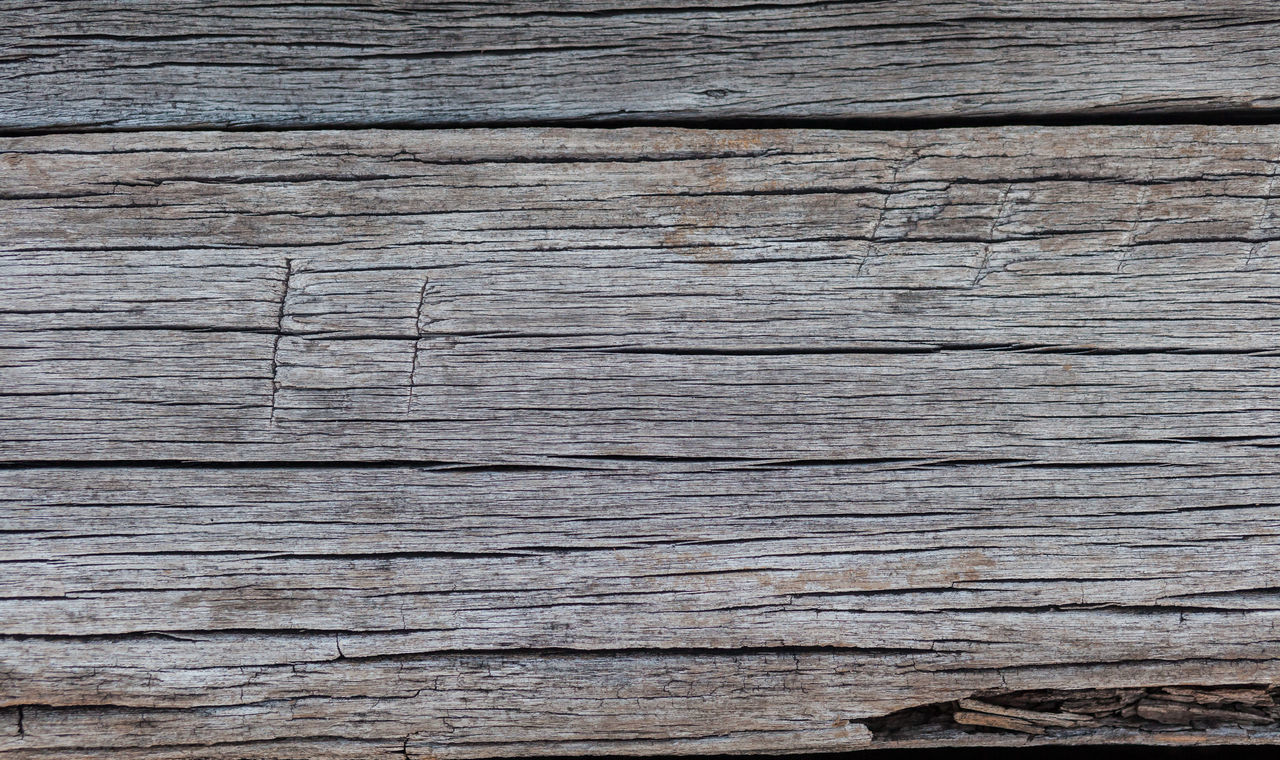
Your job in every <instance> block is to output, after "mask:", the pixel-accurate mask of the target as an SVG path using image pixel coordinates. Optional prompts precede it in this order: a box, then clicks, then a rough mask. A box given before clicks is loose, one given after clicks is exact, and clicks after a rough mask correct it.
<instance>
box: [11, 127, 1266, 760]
mask: <svg viewBox="0 0 1280 760" xmlns="http://www.w3.org/2000/svg"><path fill="white" fill-rule="evenodd" d="M1277 145H1280V129H1277V128H1275V127H1265V126H1256V127H1209V126H1180V127H1156V126H1132V127H1072V128H1062V129H1055V130H1037V129H1032V128H1017V127H1010V128H998V129H997V128H981V129H964V130H935V131H921V132H898V133H889V132H867V133H849V132H835V131H810V130H799V131H796V130H792V131H731V132H714V131H685V130H678V129H639V130H608V131H583V130H564V129H546V130H542V129H533V130H447V131H439V132H414V131H344V132H296V133H227V132H222V133H187V132H183V133H146V134H111V135H92V136H86V135H50V136H39V137H22V138H11V139H6V140H3V141H0V167H3V169H4V171H3V172H0V218H3V219H4V221H5V224H3V225H0V382H2V383H3V387H2V388H0V419H3V424H4V425H5V431H6V432H5V435H4V436H2V437H0V453H2V456H0V459H3V460H4V462H5V465H6V466H5V467H4V468H3V469H0V531H2V532H0V536H2V540H0V563H2V564H3V566H4V567H5V569H6V572H5V573H4V574H3V575H0V663H3V665H2V666H0V751H3V752H5V753H6V756H13V757H17V758H30V759H31V760H35V758H52V757H65V756H66V755H68V754H69V753H73V754H76V755H78V756H86V757H96V756H103V757H105V756H108V755H109V756H111V757H124V758H157V759H158V758H183V757H190V756H192V754H193V753H194V754H197V755H198V756H201V757H211V758H228V759H231V758H245V759H247V758H293V757H309V758H345V757H350V758H355V757H361V758H363V757H397V758H413V759H415V760H416V759H417V758H427V757H457V758H472V757H477V758H478V757H493V756H531V755H539V754H542V755H546V754H571V753H578V752H581V753H589V754H647V753H688V754H706V753H724V752H765V751H769V752H784V751H790V752H797V751H819V750H824V751H825V750H841V749H850V748H858V747H866V746H922V745H934V746H939V745H940V746H961V745H965V744H976V743H994V744H1026V743H1046V742H1052V743H1096V742H1099V741H1106V742H1162V741H1167V742H1178V743H1189V742H1207V743H1221V742H1238V743H1276V742H1280V733H1278V730H1277V721H1276V719H1275V718H1276V716H1277V715H1280V708H1275V707H1274V705H1272V706H1271V707H1268V708H1266V710H1271V712H1267V711H1266V710H1264V709H1261V708H1258V707H1256V705H1257V704H1259V703H1261V702H1266V703H1267V704H1271V703H1270V702H1269V701H1268V700H1271V697H1270V696H1268V692H1267V691H1266V689H1265V687H1266V686H1267V685H1268V684H1271V683H1273V682H1277V681H1280V673H1277V670H1278V668H1280V659H1277V657H1276V652H1277V651H1278V649H1277V647H1280V642H1278V640H1277V637H1276V633H1275V632H1276V630H1277V626H1280V612H1278V610H1280V603H1278V601H1277V598H1276V591H1275V582H1274V567H1275V561H1276V557H1277V556H1280V544H1278V543H1277V541H1278V536H1280V511H1278V508H1277V506H1276V505H1277V504H1280V466H1278V465H1276V463H1275V462H1273V461H1272V459H1273V457H1271V452H1272V451H1274V447H1275V445H1276V444H1277V442H1278V441H1280V430H1278V429H1277V425H1278V424H1280V407H1278V406H1277V404H1276V402H1275V400H1274V399H1275V389H1276V387H1277V385H1280V363H1278V362H1280V340H1278V339H1277V337H1276V336H1277V335H1280V316H1277V315H1276V314H1275V310H1274V308H1273V307H1274V304H1275V302H1276V300H1277V298H1278V297H1280V257H1278V255H1277V254H1278V253H1280V249H1277V240H1280V235H1277V234H1276V223H1275V221H1274V207H1273V206H1274V204H1273V202H1272V197H1273V196H1274V195H1275V190H1276V187H1275V181H1276V172H1277V156H1278V155H1280V150H1278V149H1277V148H1276V146H1277ZM1169 685H1177V686H1179V687H1182V688H1183V691H1182V692H1179V691H1177V690H1173V691H1169V690H1167V689H1161V688H1159V687H1162V686H1169ZM1227 685H1236V686H1239V687H1240V688H1238V689H1237V691H1238V692H1240V693H1242V694H1244V693H1247V694H1252V695H1254V696H1252V697H1248V698H1247V699H1246V698H1244V697H1241V698H1240V699H1239V700H1237V699H1235V698H1228V697H1225V696H1214V695H1216V694H1221V692H1198V691H1196V689H1195V688H1192V687H1222V686H1227ZM1246 687H1248V688H1246ZM1108 688H1124V689H1137V690H1139V691H1140V692H1141V693H1142V694H1147V696H1145V697H1141V698H1139V697H1133V698H1132V700H1131V701H1132V704H1129V703H1126V704H1128V705H1129V708H1131V709H1130V714H1129V715H1127V716H1122V715H1120V713H1119V712H1116V713H1115V714H1114V715H1112V714H1110V713H1108V717H1107V718H1106V719H1094V720H1091V721H1089V722H1080V721H1078V720H1077V719H1076V718H1074V717H1063V716H1072V715H1076V713H1072V712H1071V711H1070V709H1069V708H1063V709H1062V710H1061V712H1058V711H1056V710H1048V711H1046V710H1045V709H1043V708H1041V707H1039V706H1038V705H1039V703H1036V702H1034V701H1033V702H1027V701H1025V700H1023V701H1017V702H1016V704H1013V705H1012V706H1011V705H1009V704H1006V702H1008V701H1009V700H1010V699H1011V697H1010V695H1016V694H1020V693H1023V692H1026V691H1028V690H1046V689H1048V690H1063V693H1064V694H1065V693H1067V692H1069V691H1072V690H1085V689H1094V690H1096V689H1108ZM1143 690H1146V691H1143ZM1148 692H1149V693H1148ZM1184 692H1185V693H1184ZM1206 693H1207V694H1209V696H1207V697H1206V696H1205V694H1206ZM1187 694H1190V695H1191V696H1187ZM1196 695H1200V698H1202V699H1205V700H1209V702H1208V703H1207V704H1208V706H1201V707H1196V708H1194V709H1192V708H1188V707H1183V706H1179V705H1185V704H1193V703H1194V704H1197V705H1198V704H1199V703H1197V702H1195V699H1196ZM1257 695H1262V696H1257ZM1019 699H1022V698H1021V697H1019ZM1064 699H1065V698H1064ZM1098 699H1101V697H1098ZM1179 699H1182V700H1184V701H1183V702H1179V701H1178V700H1179ZM1213 699H1217V700H1218V702H1213V701H1212V700H1213ZM957 700H968V701H965V702H964V705H966V706H965V707H963V708H962V707H960V706H959V704H960V703H959V702H957ZM1002 700H1004V701H1002ZM1015 701H1016V700H1015ZM1042 701H1043V700H1042ZM1076 701H1080V700H1079V699H1077V700H1076ZM1085 701H1086V702H1087V700H1085ZM1219 703H1220V704H1219ZM1027 704H1034V705H1036V707H1035V709H1032V710H1026V709H1024V708H1025V707H1026V705H1027ZM984 705H988V707H985V708H984V707H983V706H984ZM1018 705H1022V706H1018ZM1127 709H1128V708H1127ZM912 710H918V711H921V712H920V713H919V714H920V715H921V716H924V717H922V718H920V720H923V721H924V723H923V724H919V725H914V726H911V727H908V728H909V730H903V729H901V727H900V726H898V724H897V723H894V722H893V721H894V720H896V719H895V718H894V716H896V715H900V714H901V712H902V711H912ZM984 710H986V711H985V712H984ZM1017 710H1021V711H1022V712H1020V713H1016V714H1018V715H1022V716H1023V717H1021V718H1016V719H1013V718H1010V717H1009V715H1008V714H1002V713H1001V712H1000V711H1004V713H1010V711H1017ZM1215 710H1216V711H1217V712H1216V713H1215V712H1213V711H1215ZM957 713H959V716H958V719H957ZM1036 713H1040V714H1042V715H1043V716H1047V717H1043V718H1042V719H1040V718H1038V719H1037V720H1040V722H1036V721H1035V720H1029V719H1027V718H1026V717H1025V716H1026V715H1028V714H1031V715H1032V717H1033V718H1035V716H1036ZM935 714H936V715H941V716H943V717H942V718H937V717H936V715H935ZM1204 715H1217V716H1219V718H1217V719H1215V720H1214V721H1211V722H1210V723H1207V724H1202V723H1199V722H1196V721H1199V720H1200V718H1197V717H1194V716H1204ZM929 716H935V717H929ZM993 716H994V717H993ZM1116 716H1120V717H1116ZM1135 716H1136V717H1135ZM1144 716H1145V717H1144ZM1187 716H1192V717H1187ZM1221 716H1227V717H1226V718H1222V717H1221ZM1156 718H1159V719H1162V720H1165V721H1170V723H1169V724H1168V725H1166V724H1165V723H1161V722H1160V720H1156ZM930 721H932V722H930ZM966 721H968V722H966ZM1177 721H1183V723H1182V724H1178V723H1177ZM1064 723H1069V724H1071V725H1069V726H1067V725H1063V724H1064ZM996 724H1000V725H1004V726H1006V728H1004V729H1001V728H999V727H995V728H993V726H996ZM979 725H981V726H987V728H985V729H984V728H980V727H978V726H979ZM1010 726H1011V727H1012V728H1008V727H1010ZM1041 732H1043V733H1041Z"/></svg>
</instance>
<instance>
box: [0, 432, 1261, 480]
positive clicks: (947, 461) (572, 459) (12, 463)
mask: <svg viewBox="0 0 1280 760" xmlns="http://www.w3.org/2000/svg"><path fill="white" fill-rule="evenodd" d="M1273 438H1274V436H1204V437H1200V438H1168V439H1143V440H1136V441H1125V440H1107V441H1096V442H1095V443H1097V444H1107V445H1124V444H1128V443H1133V444H1157V443H1158V444H1171V445H1180V444H1188V443H1191V444H1194V443H1248V442H1253V441H1259V440H1272V439H1273ZM591 462H600V463H602V464H603V463H616V464H625V463H635V464H650V465H672V464H706V465H728V466H732V467H733V468H735V469H748V470H775V469H787V468H802V467H866V466H875V465H898V466H903V467H911V468H922V469H923V468H930V469H932V468H944V467H983V466H985V467H1019V468H1028V469H1081V470H1086V469H1098V470H1101V469H1114V468H1123V467H1161V466H1165V465H1166V464H1167V463H1164V462H1154V461H1151V462H1147V461H1134V462H1129V461H1118V460H1116V461H1106V462H1057V461H1049V460H1038V459H1025V458H1007V457H976V458H965V457H946V456H940V457H928V456H889V457H817V458H815V457H759V456H754V457H753V456H742V457H733V456H660V455H610V454H582V455H568V454H564V455H560V454H549V455H546V456H544V457H543V458H542V460H540V461H525V462H492V463H485V462H450V461H439V460H429V459H353V460H329V461H312V460H291V459H282V460H278V461H277V460H270V459H259V460H218V459H101V460H91V459H77V460H66V459H7V460H0V470H49V469H51V470H113V469H114V470H124V469H151V470H206V471H207V470H399V469H416V470H424V471H432V472H554V471H564V470H586V471H591V470H604V469H607V468H603V467H599V468H598V467H591V466H589V463H591Z"/></svg>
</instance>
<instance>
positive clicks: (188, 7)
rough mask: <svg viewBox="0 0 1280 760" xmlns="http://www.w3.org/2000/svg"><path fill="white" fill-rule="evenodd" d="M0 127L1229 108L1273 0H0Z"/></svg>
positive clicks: (1272, 68)
mask: <svg viewBox="0 0 1280 760" xmlns="http://www.w3.org/2000/svg"><path fill="white" fill-rule="evenodd" d="M0 14H2V16H3V19H4V24H5V32H6V34H5V35H4V37H3V39H0V129H48V128H92V129H100V128H131V127H156V126H159V127H191V126H206V127H218V126H228V125H256V126H295V127H296V126H308V125H309V126H341V127H350V126H358V125H394V124H415V125H431V124H486V123H487V124H499V123H501V124H519V123H525V124H529V123H535V122H544V123H545V122H553V121H564V120H573V121H583V122H603V123H636V122H637V121H638V120H646V119H647V120H653V119H665V120H680V121H687V122H690V123H696V122H697V121H699V120H706V119H726V118H727V119H733V118H755V119H761V118H764V119H768V118H786V119H815V118H816V119H845V118H855V119H857V118H864V119H865V118H871V119H876V118H924V119H935V118H950V117H962V118H963V117H974V116H978V117H1010V116H1012V117H1018V118H1037V117H1043V116H1045V115H1054V114H1066V115H1075V116H1077V117H1089V116H1097V115H1107V114H1111V115H1114V114H1137V115H1146V116H1150V115H1152V114H1168V113H1183V114H1186V113H1188V112H1196V113H1200V114H1205V113H1219V114H1221V113H1233V112H1239V111H1246V112H1247V111H1256V110H1258V109H1263V110H1268V109H1275V108H1276V107H1277V105H1278V104H1280V18H1278V16H1277V13H1276V9H1275V7H1274V5H1273V4H1272V3H1269V2H1264V1H1263V0H1211V1H1210V2H1203V1H1200V2H1191V1H1190V0H1149V1H1146V2H1105V3H1102V2H1097V1H1096V0H1093V1H1089V2H1080V1H1078V0H1048V1H1046V0H1001V2H981V1H979V0H954V1H949V2H934V1H933V0H909V1H908V2H888V1H880V2H857V3H839V2H834V3H821V2H816V3H815V2H809V1H805V0H802V1H800V2H788V1H786V0H783V1H782V2H778V1H777V0H769V1H768V2H752V1H747V2H740V1H738V0H729V1H726V0H718V1H716V2H702V3H656V4H643V3H619V2H604V1H602V0H577V1H573V2H555V3H548V2H511V3H424V2H400V1H398V2H381V1H376V0H365V1H362V2H358V1H353V0H344V1H341V2H314V1H311V0H303V1H302V2H291V3H244V2H228V1H227V0H214V1H213V2H208V1H205V0H200V1H199V2H197V1H196V0H142V1H141V2H129V3H118V2H103V1H102V0H72V1H71V2H58V3H33V2H30V0H5V1H4V2H0Z"/></svg>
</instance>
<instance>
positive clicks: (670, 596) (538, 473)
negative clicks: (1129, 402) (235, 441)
mask: <svg viewBox="0 0 1280 760" xmlns="http://www.w3.org/2000/svg"><path fill="white" fill-rule="evenodd" d="M1273 470H1275V468H1274V467H1272V468H1269V469H1268V468H1266V467H1265V466H1260V465H1259V464H1258V463H1257V462H1256V461H1255V462H1252V463H1249V462H1244V461H1241V462H1239V463H1238V464H1237V465H1236V466H1234V467H1230V468H1228V467H1223V466H1220V465H1206V466H1204V467H1202V468H1201V469H1200V470H1198V471H1196V472H1194V473H1192V472H1189V468H1167V467H1156V466H1145V467H1142V466H1135V467H1079V468H1053V467H1051V468H1038V467H1025V466H1014V465H989V464H988V465H982V464H970V465H965V464H950V465H933V466H930V465H918V466H911V465H904V464H897V465H893V464H883V465H823V466H816V465H811V466H805V467H786V468H777V467H764V468H737V469H724V470H711V471H686V472H674V471H670V470H669V469H668V470H655V469H653V468H650V467H646V468H644V469H641V470H638V471H592V470H572V469H569V470H563V469H556V470H534V471H517V472H512V471H506V470H497V471H493V470H490V469H482V470H463V471H456V470H439V471H432V470H422V469H405V468H392V469H358V470H351V469H347V468H342V467H335V468H325V469H314V468H302V469H287V470H279V469H265V470H260V469H249V470H230V471H228V470H209V471H206V470H202V469H198V468H172V469H169V468H166V469H154V468H141V469H136V470H134V469H119V468H108V469H100V470H99V469H66V468H55V469H48V470H42V469H25V468H22V469H13V470H8V471H3V472H0V475H3V478H0V485H2V487H3V493H4V502H3V505H2V506H0V522H3V524H5V526H6V531H7V533H6V540H5V544H4V547H3V549H2V551H0V561H2V562H4V564H5V567H6V568H7V569H8V576H7V578H6V579H5V581H4V582H3V583H0V634H4V635H16V636H29V635H39V636H59V635H75V636H99V635H130V634H139V633H145V632H148V631H166V632H170V633H174V634H180V635H189V634H199V633H202V632H208V631H218V630H228V629H233V630H234V629H245V628H249V629H255V630H263V631H286V630H291V629H294V628H301V629H314V630H326V631H332V632H334V635H339V634H340V633H341V635H343V636H345V635H346V634H351V635H353V636H355V635H358V634H362V633H368V634H374V633H383V634H388V635H391V634H394V636H393V638H397V639H402V640H404V641H411V642H413V646H414V647H415V651H449V650H466V649H474V648H481V649H499V648H510V647H518V648H526V649H527V648H533V647H556V648H566V647H567V648H587V649H611V648H664V647H665V648H670V647H700V648H713V647H715V648H730V649H732V648H742V647H766V646H774V645H789V646H839V647H852V648H868V647H870V648H881V649H903V650H913V651H924V652H934V651H939V650H945V651H946V652H948V653H949V655H948V656H949V657H950V658H952V659H954V660H955V661H958V662H961V661H962V662H964V663H965V664H966V666H968V667H1001V666H1021V665H1034V664H1039V663H1043V662H1057V663H1066V662H1075V663H1089V662H1099V661H1104V662H1105V661H1118V660H1125V659H1144V658H1155V657H1159V658H1163V659H1186V658H1195V657H1207V656H1215V657H1223V658H1226V657H1242V658H1253V657H1259V656H1266V655H1267V652H1269V651H1271V650H1272V648H1273V647H1274V646H1275V643H1274V631H1273V627H1274V626H1275V624H1276V619H1277V618H1276V614H1277V613H1276V609H1275V607H1276V601H1275V595H1274V591H1273V589H1272V583H1273V573H1274V559H1275V555H1276V550H1277V549H1276V547H1277V531H1278V530H1280V517H1278V513H1277V509H1276V507H1275V503H1276V501H1277V500H1278V499H1277V485H1276V483H1277V480H1276V472H1274V471H1273ZM1224 552H1229V554H1230V559H1229V560H1228V559H1226V558H1224ZM344 651H346V652H347V653H348V654H355V653H357V652H358V651H359V645H357V644H347V645H344Z"/></svg>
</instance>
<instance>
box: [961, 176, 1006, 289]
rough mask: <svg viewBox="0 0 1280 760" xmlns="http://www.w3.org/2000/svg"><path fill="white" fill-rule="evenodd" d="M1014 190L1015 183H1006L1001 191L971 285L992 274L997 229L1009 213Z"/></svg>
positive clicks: (977, 283)
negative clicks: (1010, 197)
mask: <svg viewBox="0 0 1280 760" xmlns="http://www.w3.org/2000/svg"><path fill="white" fill-rule="evenodd" d="M1012 192H1013V183H1009V184H1008V185H1005V188H1004V191H1003V192H1001V193H1000V200H999V201H998V202H997V204H996V214H995V216H993V217H992V218H991V227H990V229H988V230H987V244H986V245H984V246H983V247H982V262H981V263H979V264H978V271H977V273H975V274H974V276H973V282H971V283H969V285H970V287H976V286H977V285H979V284H980V283H981V282H982V280H983V278H985V277H986V276H987V275H988V274H990V271H991V270H990V268H989V266H990V264H991V247H992V245H993V241H994V239H995V235H996V230H997V229H998V228H999V227H1000V225H1001V224H1002V223H1003V222H1004V218H1005V216H1006V215H1007V214H1008V213H1009V194H1010V193H1012Z"/></svg>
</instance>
